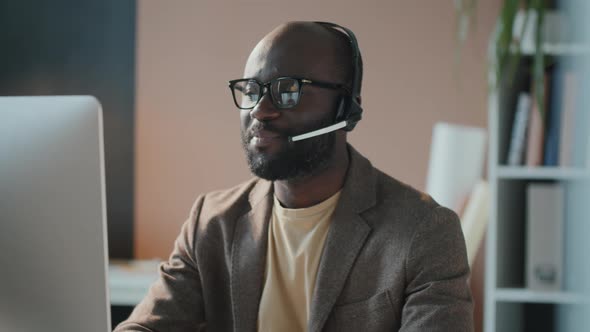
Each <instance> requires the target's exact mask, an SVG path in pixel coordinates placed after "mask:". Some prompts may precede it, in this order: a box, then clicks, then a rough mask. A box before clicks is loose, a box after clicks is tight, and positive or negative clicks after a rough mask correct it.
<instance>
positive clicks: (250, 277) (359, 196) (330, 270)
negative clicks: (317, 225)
mask: <svg viewBox="0 0 590 332" xmlns="http://www.w3.org/2000/svg"><path fill="white" fill-rule="evenodd" d="M348 151H349V156H350V165H349V168H348V172H347V175H346V180H345V183H344V187H343V188H342V193H341V194H340V199H339V201H338V205H337V206H336V209H335V211H334V215H333V217H332V218H333V221H332V225H331V226H330V230H329V232H328V236H327V238H326V242H325V243H324V250H323V253H322V257H321V259H320V263H319V264H320V265H319V267H318V275H317V279H316V286H315V290H314V295H313V298H312V303H311V312H310V319H309V330H310V331H320V330H321V329H322V327H323V325H324V324H325V322H326V319H327V318H328V315H329V313H330V311H331V310H332V307H333V306H334V304H335V303H336V300H337V298H338V295H339V294H340V292H341V290H342V287H343V286H344V283H345V281H346V278H347V277H348V274H349V272H350V269H351V268H352V265H353V263H354V261H355V259H356V257H357V255H358V253H359V252H360V250H361V248H362V246H363V244H364V242H365V240H366V238H367V236H368V235H369V233H370V230H371V228H370V227H369V225H368V224H367V223H366V222H365V221H364V220H363V218H362V217H361V215H360V213H361V212H363V211H365V210H367V209H368V208H370V207H372V206H374V205H375V202H376V180H377V176H376V173H375V169H374V168H373V167H372V165H371V163H370V162H369V161H368V160H367V159H366V158H364V157H363V156H362V155H361V154H360V153H358V152H357V151H356V150H355V149H354V148H353V147H352V146H350V145H349V146H348ZM273 193H274V191H273V186H272V182H270V181H266V180H258V181H257V182H256V184H255V186H254V187H253V188H252V190H251V192H250V194H249V198H248V201H249V204H250V207H251V209H250V210H249V211H247V212H246V213H245V214H244V215H242V216H241V217H240V218H239V219H238V220H237V222H236V226H235V231H234V237H233V244H232V253H231V286H230V288H231V295H232V303H233V311H234V330H240V331H256V328H257V326H256V324H257V318H258V308H259V303H260V298H261V296H262V290H263V287H264V268H265V263H266V252H267V246H268V225H269V221H270V218H271V214H272V205H273Z"/></svg>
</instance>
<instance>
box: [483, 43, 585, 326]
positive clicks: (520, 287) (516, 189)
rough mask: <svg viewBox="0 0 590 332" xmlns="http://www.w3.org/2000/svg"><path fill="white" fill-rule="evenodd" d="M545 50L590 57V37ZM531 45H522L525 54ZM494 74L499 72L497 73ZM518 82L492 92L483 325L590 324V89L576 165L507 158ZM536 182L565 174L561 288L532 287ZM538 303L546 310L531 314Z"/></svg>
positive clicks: (561, 178)
mask: <svg viewBox="0 0 590 332" xmlns="http://www.w3.org/2000/svg"><path fill="white" fill-rule="evenodd" d="M544 50H545V51H546V53H547V54H551V55H554V56H556V59H557V60H558V61H559V60H560V59H561V57H587V58H588V59H589V61H588V62H590V48H588V47H587V46H584V45H565V44H554V45H553V44H552V45H545V47H544ZM529 51H530V50H529ZM527 52H528V51H527V50H524V52H523V54H524V57H525V58H526V56H527V55H526V54H527ZM528 54H530V53H528ZM586 70H587V69H586ZM579 74H580V75H579V77H580V78H582V77H584V79H586V80H587V82H586V85H585V86H580V87H579V89H580V91H590V90H588V88H590V73H589V72H588V71H586V72H580V73H579ZM490 75H493V73H492V72H490ZM521 76H522V75H521ZM517 80H518V78H517ZM490 81H495V78H494V77H490ZM523 81H524V80H523ZM520 88H521V87H520ZM584 88H585V89H586V90H584ZM518 89H519V85H518V84H515V85H512V84H506V83H500V84H498V89H497V90H495V91H492V92H490V94H489V99H488V130H489V149H488V153H489V155H488V178H489V184H490V194H491V195H490V197H491V202H490V215H489V217H490V219H489V224H488V231H487V235H486V236H487V240H486V246H487V247H486V277H485V303H484V331H485V332H513V331H514V332H517V331H518V332H520V331H528V330H531V329H532V330H535V331H540V332H543V331H545V329H546V331H559V332H562V331H563V332H578V331H590V165H588V161H590V156H589V155H588V154H590V152H589V150H590V115H589V114H588V113H590V97H586V96H584V97H583V98H580V99H581V100H582V102H583V105H578V107H579V110H580V112H582V113H585V114H586V115H584V116H582V119H583V121H585V122H583V123H582V124H579V125H581V126H583V127H584V128H585V129H586V133H588V134H587V135H585V136H584V135H582V136H579V135H578V136H577V138H576V141H575V142H574V146H575V153H578V154H582V155H583V157H582V158H578V160H579V161H578V162H576V163H575V165H573V166H571V167H527V166H507V165H506V164H505V161H506V155H507V152H508V146H509V143H510V142H509V141H510V136H511V135H510V131H511V126H512V120H513V116H514V111H515V108H516V99H517V96H518V92H519V91H518ZM583 140H587V141H586V142H584V141H583ZM580 160H581V161H580ZM531 182H558V183H561V184H562V185H563V187H564V190H565V202H564V205H565V206H564V208H565V211H564V219H563V222H564V225H563V233H564V234H563V236H564V238H563V264H564V267H563V283H562V287H561V289H560V290H558V291H537V290H531V289H527V288H526V282H525V280H526V275H525V274H526V270H525V261H526V254H525V250H526V244H525V238H526V237H525V234H526V230H525V227H526V188H527V184H529V183H531ZM535 311H536V312H539V314H532V312H535ZM547 315H552V318H551V319H550V321H552V326H543V327H542V328H541V330H538V327H531V326H535V323H536V321H538V320H542V318H546V317H541V316H547Z"/></svg>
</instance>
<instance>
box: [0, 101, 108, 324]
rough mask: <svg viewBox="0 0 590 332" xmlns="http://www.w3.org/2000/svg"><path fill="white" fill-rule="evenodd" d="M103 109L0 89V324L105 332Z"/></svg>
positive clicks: (85, 102) (106, 307)
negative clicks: (3, 94)
mask: <svg viewBox="0 0 590 332" xmlns="http://www.w3.org/2000/svg"><path fill="white" fill-rule="evenodd" d="M105 204H106V203H105V181H104V152H103V129H102V111H101V107H100V104H99V103H98V101H97V100H96V99H95V98H94V97H90V96H46V97H0V331H11V332H29V331H60V332H70V331H71V332H74V331H76V332H78V331H100V332H105V331H110V329H111V326H110V309H109V301H108V288H107V259H108V254H107V252H108V249H107V248H108V247H107V238H106V236H107V232H106V205H105Z"/></svg>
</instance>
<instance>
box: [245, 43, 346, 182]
mask: <svg viewBox="0 0 590 332" xmlns="http://www.w3.org/2000/svg"><path fill="white" fill-rule="evenodd" d="M300 44H301V41H300V40H299V41H298V40H297V38H296V37H295V39H294V40H289V39H279V40H276V39H271V40H269V41H265V40H263V41H262V42H261V43H259V44H258V45H257V47H256V48H255V49H254V51H253V52H252V54H251V55H250V58H249V59H248V62H247V64H246V68H245V71H244V77H246V78H254V79H257V80H258V81H260V82H268V81H270V80H271V79H274V78H278V77H285V76H290V77H303V78H308V79H312V80H313V79H316V80H323V81H328V82H339V80H338V79H337V78H336V77H334V76H336V75H335V74H334V73H333V70H331V69H330V66H331V65H332V63H330V61H329V60H328V59H330V56H329V55H326V54H323V53H322V51H324V52H325V47H324V48H323V49H322V48H315V49H314V51H313V52H309V51H306V50H305V49H300ZM322 62H323V63H322ZM338 97H339V93H338V91H334V90H329V89H324V88H319V87H316V86H311V85H303V86H302V88H301V96H300V100H299V104H298V105H297V106H296V107H294V108H292V109H277V108H276V107H275V106H274V105H273V103H272V100H271V96H270V93H268V92H267V93H266V94H265V95H264V96H263V97H262V99H261V100H260V101H259V103H258V104H257V105H256V106H255V107H254V109H252V110H241V114H240V118H241V134H242V146H243V148H244V150H245V152H246V157H247V160H248V165H249V167H250V170H251V171H252V173H254V174H255V175H256V176H258V177H261V178H264V179H267V180H287V179H298V178H302V177H305V176H307V175H311V174H314V172H317V171H319V170H321V169H323V168H325V167H326V166H327V164H328V163H329V161H330V159H331V157H332V153H333V151H334V146H335V141H336V133H335V132H332V133H329V134H324V135H320V136H316V137H313V138H309V139H306V140H302V141H297V142H289V139H288V138H289V137H292V136H296V135H299V134H303V133H307V132H310V131H313V130H316V129H319V128H323V127H326V126H329V125H331V124H333V123H334V117H335V114H336V108H337V103H338V102H339V99H340V98H338Z"/></svg>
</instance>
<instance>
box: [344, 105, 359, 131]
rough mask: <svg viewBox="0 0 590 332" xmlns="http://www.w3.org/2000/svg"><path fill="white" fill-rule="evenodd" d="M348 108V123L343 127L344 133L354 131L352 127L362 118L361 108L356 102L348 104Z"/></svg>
mask: <svg viewBox="0 0 590 332" xmlns="http://www.w3.org/2000/svg"><path fill="white" fill-rule="evenodd" d="M349 108H350V110H349V114H348V117H347V118H346V121H347V122H348V123H347V125H346V127H344V130H346V131H352V130H353V129H354V127H355V126H356V124H357V122H359V121H360V120H361V118H362V117H363V108H362V107H361V105H360V104H359V103H357V102H356V101H353V102H352V103H351V104H350V107H349Z"/></svg>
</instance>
